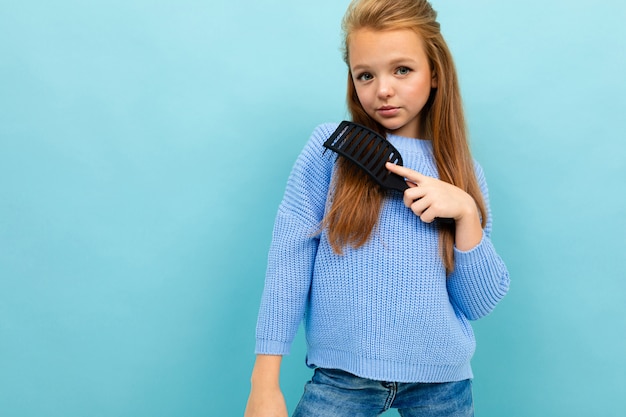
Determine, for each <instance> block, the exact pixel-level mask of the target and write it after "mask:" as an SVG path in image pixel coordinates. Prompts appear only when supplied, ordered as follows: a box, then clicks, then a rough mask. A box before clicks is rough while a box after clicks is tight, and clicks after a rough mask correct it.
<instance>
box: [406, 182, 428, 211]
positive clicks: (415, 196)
mask: <svg viewBox="0 0 626 417" xmlns="http://www.w3.org/2000/svg"><path fill="white" fill-rule="evenodd" d="M407 184H409V188H407V189H406V190H405V191H404V195H403V200H404V205H405V206H407V207H408V208H411V206H412V205H413V203H415V202H416V201H417V200H419V199H421V198H423V197H424V196H425V195H426V192H427V190H425V189H424V188H423V187H418V186H417V185H416V184H414V183H412V182H407Z"/></svg>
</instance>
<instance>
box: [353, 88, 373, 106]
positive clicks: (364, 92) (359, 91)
mask: <svg viewBox="0 0 626 417" xmlns="http://www.w3.org/2000/svg"><path fill="white" fill-rule="evenodd" d="M356 95H357V97H358V98H359V101H360V102H361V104H362V105H364V106H365V105H367V104H368V103H369V102H370V101H371V94H370V93H369V90H368V89H367V88H364V87H356Z"/></svg>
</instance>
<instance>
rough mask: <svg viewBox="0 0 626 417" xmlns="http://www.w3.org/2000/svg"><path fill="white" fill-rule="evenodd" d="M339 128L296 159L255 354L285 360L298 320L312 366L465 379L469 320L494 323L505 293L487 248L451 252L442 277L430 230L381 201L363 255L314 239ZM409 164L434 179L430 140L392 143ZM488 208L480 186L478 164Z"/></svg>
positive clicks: (317, 136) (326, 129)
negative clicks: (331, 141) (451, 265)
mask: <svg viewBox="0 0 626 417" xmlns="http://www.w3.org/2000/svg"><path fill="white" fill-rule="evenodd" d="M336 126H337V125H336V124H326V125H321V126H318V127H317V128H316V129H315V131H314V132H313V134H312V136H311V138H310V140H309V141H308V143H307V145H306V146H305V148H304V149H303V151H302V153H301V154H300V156H299V157H298V159H297V161H296V163H295V165H294V167H293V170H292V173H291V175H290V177H289V180H288V183H287V187H286V190H285V195H284V198H283V201H282V203H281V204H280V207H279V209H278V214H277V216H276V222H275V226H274V232H273V237H272V244H271V247H270V251H269V256H268V266H267V274H266V282H265V290H264V292H263V297H262V300H261V307H260V312H259V317H258V323H257V344H256V353H259V354H274V355H284V354H288V353H289V349H290V346H291V343H292V341H293V338H294V336H295V334H296V331H297V330H298V327H299V325H300V323H301V322H302V321H303V320H304V324H305V329H306V338H307V344H308V351H307V364H308V365H309V366H311V367H314V366H320V367H325V368H338V369H343V370H345V371H348V372H351V373H353V374H355V375H358V376H361V377H365V378H371V379H375V380H381V381H396V382H447V381H458V380H463V379H467V378H471V377H472V371H471V367H470V359H471V357H472V355H473V353H474V349H475V339H474V334H473V331H472V328H471V326H470V324H469V322H468V320H475V319H478V318H480V317H483V316H485V315H486V314H489V313H490V312H491V311H492V310H493V308H494V307H495V306H496V304H497V303H498V301H499V300H500V299H501V298H502V297H503V296H504V295H505V294H506V292H507V290H508V287H509V275H508V272H507V269H506V267H505V265H504V263H503V262H502V260H501V259H500V257H499V256H498V255H497V253H496V251H495V250H494V247H493V245H492V244H491V241H490V239H489V234H490V231H491V215H490V214H489V216H488V221H487V226H486V227H485V229H484V233H483V238H482V241H481V242H480V244H479V245H478V246H476V247H475V248H474V249H472V250H470V251H468V252H461V251H458V250H455V269H454V272H453V273H452V274H451V275H450V276H448V277H447V278H446V273H445V268H444V266H443V263H442V260H441V258H440V256H439V243H438V234H437V225H436V223H433V224H426V223H423V222H422V221H421V220H420V219H419V217H417V216H415V215H414V214H413V213H412V212H411V211H410V210H409V209H408V208H407V207H405V206H404V204H403V202H402V197H401V195H400V194H399V193H398V194H392V195H391V196H390V197H389V198H387V199H386V200H385V203H384V206H383V209H382V213H381V217H380V219H379V223H378V224H377V226H376V228H375V230H374V231H373V233H372V236H371V238H370V240H369V241H368V242H367V243H366V244H365V245H364V246H363V247H361V248H358V249H352V248H346V249H345V250H344V254H343V255H341V256H339V255H336V254H335V253H334V252H333V251H332V248H331V247H330V244H329V243H328V240H327V238H326V233H325V232H323V231H322V233H318V231H319V227H320V222H321V220H322V218H323V217H324V212H325V209H326V208H327V205H328V203H327V195H328V190H329V186H330V182H331V176H332V173H333V169H334V162H335V155H334V154H333V153H332V152H330V151H326V152H325V153H324V148H323V146H322V143H323V142H324V141H325V140H326V139H327V138H328V137H329V136H330V134H331V133H332V132H333V131H334V129H335V128H336ZM389 140H390V141H391V142H392V143H393V145H394V146H395V147H396V148H398V150H399V151H400V153H401V155H402V157H403V160H404V165H405V166H407V167H409V168H413V169H415V170H417V171H419V172H421V173H422V174H425V175H429V176H432V177H437V176H438V175H437V170H436V167H435V162H434V160H433V156H432V145H431V143H430V141H425V140H417V139H411V138H404V137H399V136H393V135H390V136H389ZM476 173H477V177H478V181H479V184H480V187H481V190H482V192H483V195H484V197H485V200H486V202H487V206H488V194H487V185H486V182H485V179H484V175H483V172H482V170H481V168H480V167H479V166H478V164H476Z"/></svg>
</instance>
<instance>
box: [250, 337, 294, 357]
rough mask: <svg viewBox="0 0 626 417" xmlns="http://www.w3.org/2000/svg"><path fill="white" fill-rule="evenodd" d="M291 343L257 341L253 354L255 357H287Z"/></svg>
mask: <svg viewBox="0 0 626 417" xmlns="http://www.w3.org/2000/svg"><path fill="white" fill-rule="evenodd" d="M290 350H291V343H288V342H277V341H275V340H263V339H257V341H256V347H255V349H254V353H255V354H257V355H289V352H290Z"/></svg>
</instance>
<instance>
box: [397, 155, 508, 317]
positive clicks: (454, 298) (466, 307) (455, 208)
mask: <svg viewBox="0 0 626 417" xmlns="http://www.w3.org/2000/svg"><path fill="white" fill-rule="evenodd" d="M387 168H388V169H389V171H391V172H394V173H396V174H398V175H400V176H402V177H404V178H406V179H407V180H408V181H407V183H408V184H409V186H410V188H409V189H407V190H406V191H405V192H404V204H405V205H406V206H407V207H409V208H410V209H411V210H412V211H413V213H415V215H417V216H419V217H420V219H421V220H422V221H424V222H426V223H430V222H432V221H434V220H435V218H437V217H440V218H452V219H454V220H455V223H456V231H455V248H454V259H455V266H454V271H453V272H452V273H451V274H450V275H449V276H448V279H447V287H448V294H449V296H450V302H451V303H452V304H454V305H455V307H456V308H457V309H458V310H460V311H461V312H462V313H463V314H464V315H465V316H466V317H467V318H468V319H470V320H476V319H478V318H481V317H483V316H486V315H487V314H489V313H490V312H491V311H492V310H493V309H494V308H495V306H496V304H497V303H498V302H499V301H500V299H501V298H502V297H504V295H505V294H506V292H507V291H508V288H509V273H508V271H507V269H506V266H505V265H504V262H503V261H502V259H501V258H500V257H499V256H498V254H497V253H496V251H495V248H494V247H493V244H492V243H491V240H490V239H489V234H490V232H491V215H490V210H489V201H488V192H487V184H486V181H485V178H484V175H483V173H482V170H481V169H480V167H477V179H478V182H479V185H480V188H481V191H482V193H483V196H484V198H485V204H486V206H487V212H488V213H487V216H488V217H487V224H486V227H485V229H484V230H483V229H482V227H481V224H480V218H479V215H478V209H477V208H476V204H475V202H474V199H473V198H472V197H471V196H470V195H469V194H467V193H466V192H465V191H463V190H461V189H460V188H458V187H455V186H454V185H452V184H449V183H446V182H443V181H440V180H438V179H436V178H432V177H428V176H425V175H422V174H420V173H419V172H416V171H414V170H412V169H409V168H405V167H401V166H397V165H393V164H390V163H388V164H387Z"/></svg>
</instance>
